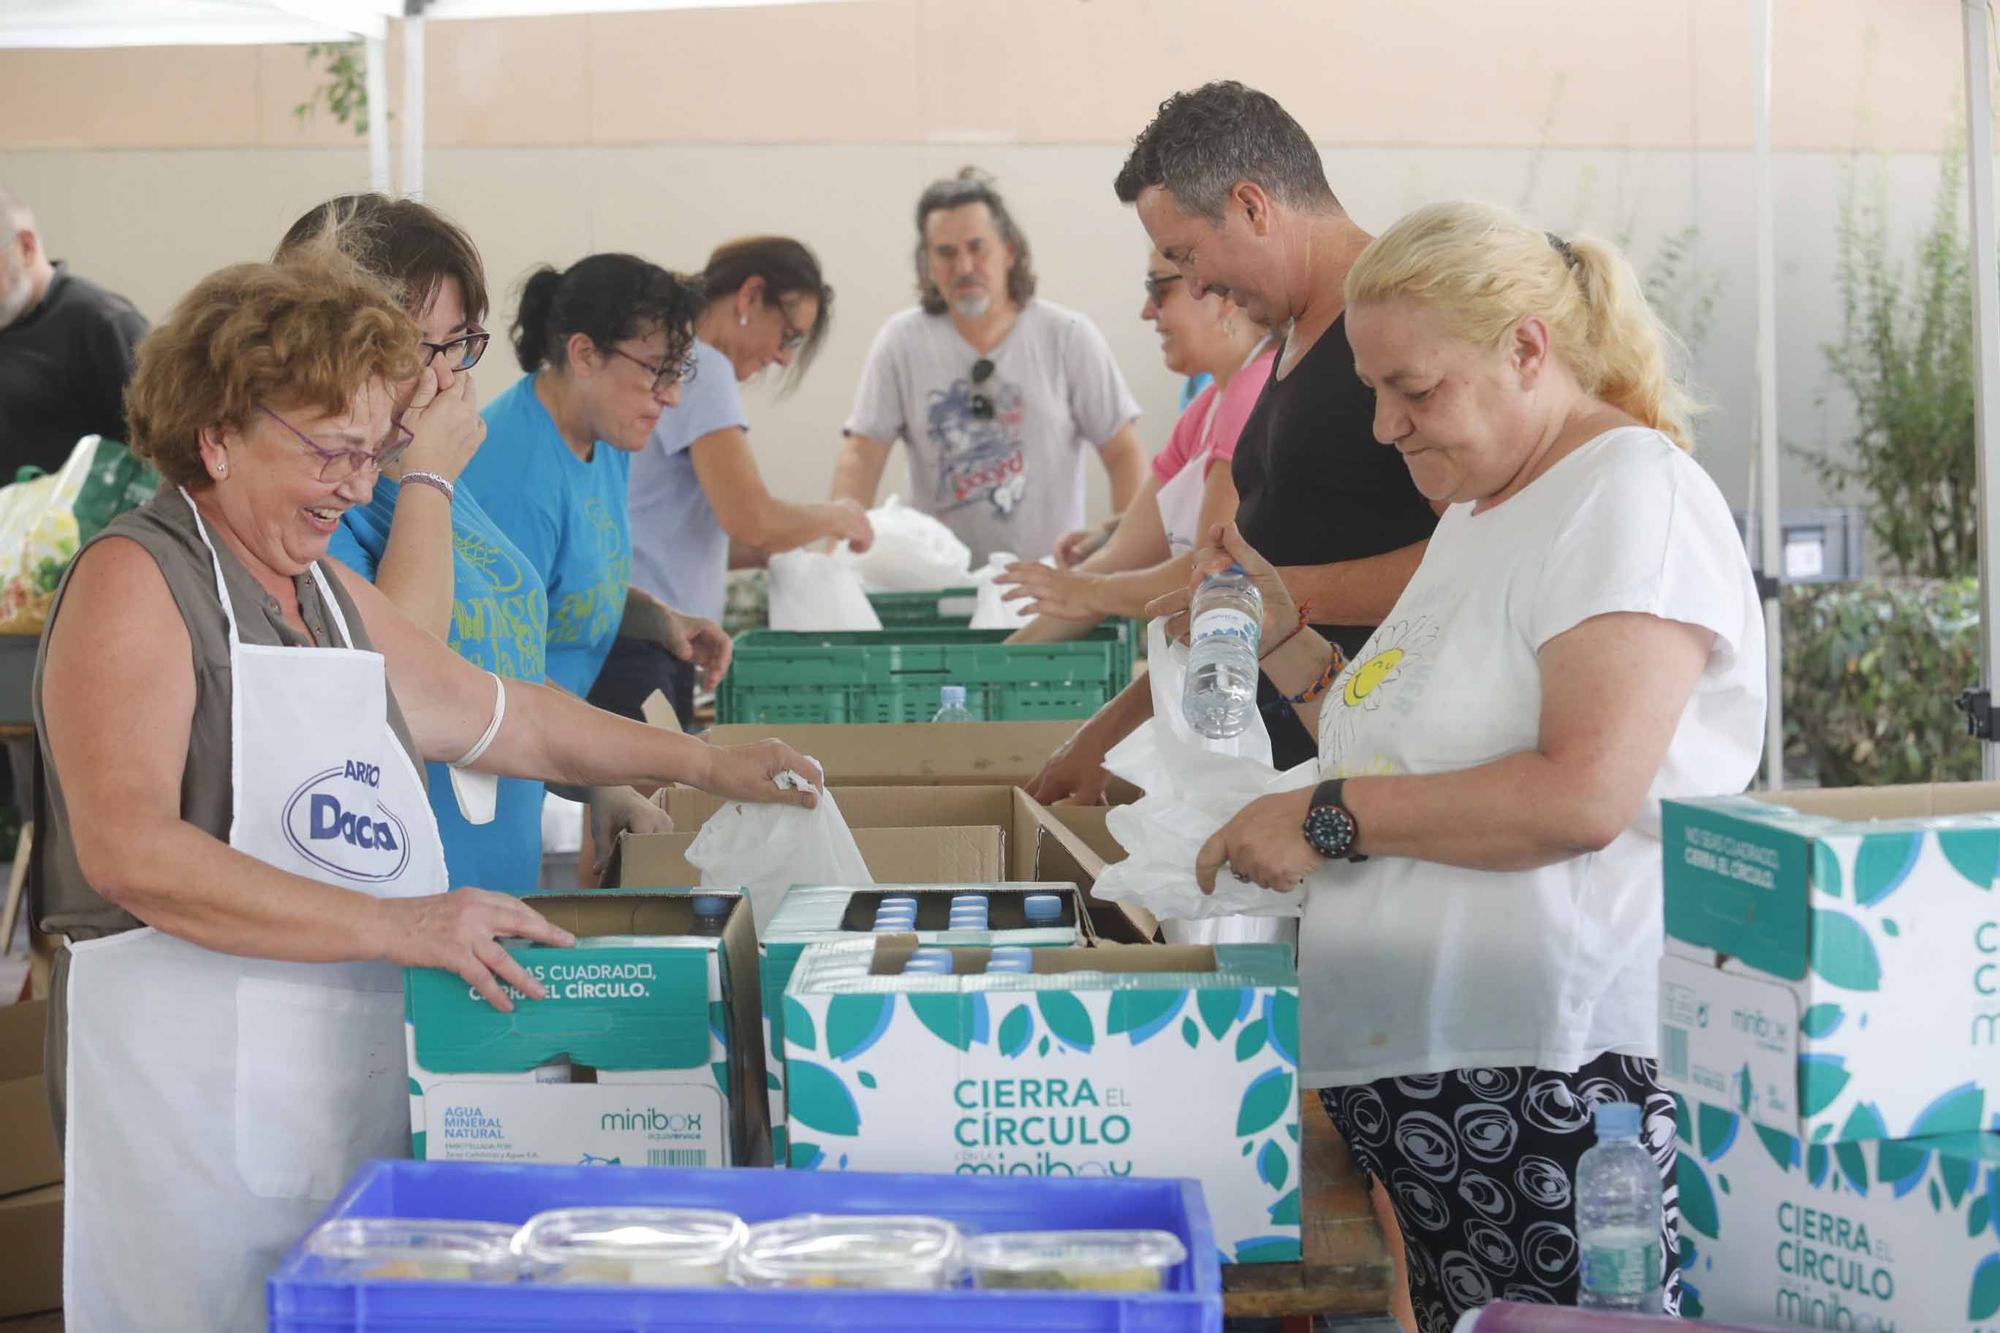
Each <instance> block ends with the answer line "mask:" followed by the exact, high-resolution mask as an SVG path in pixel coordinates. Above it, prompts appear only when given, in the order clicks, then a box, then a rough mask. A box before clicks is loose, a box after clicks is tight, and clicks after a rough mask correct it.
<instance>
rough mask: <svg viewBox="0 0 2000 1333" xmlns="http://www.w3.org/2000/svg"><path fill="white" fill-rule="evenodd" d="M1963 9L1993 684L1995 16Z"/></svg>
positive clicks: (1996, 537)
mask: <svg viewBox="0 0 2000 1333" xmlns="http://www.w3.org/2000/svg"><path fill="white" fill-rule="evenodd" d="M1963 7H1964V10H1965V114H1966V135H1965V152H1966V165H1967V168H1968V170H1967V171H1966V180H1967V182H1968V184H1969V186H1970V189H1971V226H1972V291H1973V305H1972V354H1973V357H1974V367H1975V373H1974V374H1973V377H1972V430H1973V435H1972V438H1973V457H1974V459H1975V462H1976V466H1977V468H1978V478H1979V608H1980V611H1979V646H1980V680H1981V682H1982V684H1983V685H1984V686H1985V687H1987V688H1989V689H1990V688H1991V687H1992V684H1993V679H1994V671H1995V669H1996V666H2000V584H1996V583H1995V582H1994V578H1993V557H1994V550H1995V544H1996V542H2000V489H1996V488H2000V476H1996V475H1995V469H1994V468H1993V467H1992V466H1991V463H1992V460H1991V459H1989V457H1988V452H1987V451H1988V450H1990V449H1992V448H1993V447H1995V445H1996V444H2000V358H1997V357H1996V353H2000V346H1997V345H1996V339H2000V271H1996V267H2000V266H1996V260H1995V255H1994V250H1995V245H1994V238H1995V235H1996V232H1995V219H1994V215H1993V81H1992V65H1991V63H1990V62H1991V60H1992V50H1993V47H1992V41H1993V36H1992V25H1993V14H1992V10H1991V8H1990V6H1989V3H1988V0H1963ZM1980 749H1981V750H1982V751H1983V753H1984V767H1985V772H1986V778H1987V780H1988V781H1992V780H1993V779H1995V778H2000V749H1996V747H1995V745H1994V743H1993V741H1991V740H1988V741H1987V742H1986V743H1985V744H1983V745H1982V746H1981V747H1980Z"/></svg>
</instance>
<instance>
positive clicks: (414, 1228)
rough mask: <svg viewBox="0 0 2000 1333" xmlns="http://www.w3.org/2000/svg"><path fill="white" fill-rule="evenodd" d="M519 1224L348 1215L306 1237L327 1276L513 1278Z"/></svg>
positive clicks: (454, 1279)
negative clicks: (325, 1266)
mask: <svg viewBox="0 0 2000 1333" xmlns="http://www.w3.org/2000/svg"><path fill="white" fill-rule="evenodd" d="M515 1230H516V1228H514V1227H511V1226H508V1225H505V1224H504V1223H499V1222H462V1221H451V1220H446V1219H441V1218H427V1217H343V1218H339V1219H336V1220H335V1221H332V1222H328V1223H326V1224H324V1225H323V1226H321V1227H320V1228H319V1229H318V1230H316V1231H314V1232H313V1233H312V1235H311V1236H309V1237H307V1238H306V1253H307V1254H310V1255H314V1256H316V1257H318V1258H320V1259H323V1260H325V1261H326V1265H327V1269H328V1275H329V1276H333V1277H339V1278H347V1279H352V1280H360V1281H373V1280H376V1279H381V1278H407V1279H410V1280H413V1281H419V1282H512V1281H514V1280H515V1279H517V1278H519V1277H520V1275H521V1265H520V1261H519V1260H518V1259H516V1258H515V1257H514V1250H513V1241H514V1232H515Z"/></svg>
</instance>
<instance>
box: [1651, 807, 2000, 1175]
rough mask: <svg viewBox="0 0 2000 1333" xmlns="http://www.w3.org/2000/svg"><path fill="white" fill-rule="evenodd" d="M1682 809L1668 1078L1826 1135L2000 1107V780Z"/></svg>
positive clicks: (1670, 884)
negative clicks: (1999, 880) (1999, 874)
mask: <svg viewBox="0 0 2000 1333" xmlns="http://www.w3.org/2000/svg"><path fill="white" fill-rule="evenodd" d="M1780 799H1782V801H1783V804H1779V803H1777V800H1759V799H1752V798H1749V797H1730V798H1721V799H1716V800H1706V801H1668V802H1665V803H1664V809H1663V820H1662V837H1663V843H1664V854H1665V872H1666V903H1665V914H1666V927H1667V936H1668V945H1667V953H1668V957H1667V959H1666V961H1665V963H1664V964H1663V966H1662V968H1661V973H1660V978H1661V991H1660V1024H1661V1034H1660V1035H1661V1044H1660V1053H1661V1060H1660V1065H1661V1077H1662V1080H1663V1081H1664V1082H1666V1083H1667V1085H1668V1086H1669V1087H1672V1088H1674V1089H1675V1090H1676V1091H1679V1092H1681V1093H1682V1094H1683V1095H1685V1096H1687V1097H1689V1098H1691V1099H1697V1100H1703V1101H1708V1102H1711V1103H1714V1104H1717V1105H1723V1106H1729V1107H1732V1108H1734V1109H1736V1110H1738V1111H1740V1112H1742V1113H1744V1114H1746V1115H1748V1116H1749V1117H1750V1118H1751V1119H1753V1120H1755V1121H1756V1122H1757V1123H1758V1124H1761V1125H1763V1126H1765V1127H1766V1128H1769V1129H1772V1130H1776V1131H1778V1132H1780V1133H1786V1134H1792V1135H1796V1136H1797V1137H1800V1138H1803V1139H1805V1140H1806V1141H1808V1142H1838V1141H1846V1140H1858V1139H1875V1138H1892V1139H1894V1138H1915V1137H1925V1136H1929V1135H1935V1134H1950V1133H1958V1132H1963V1131H1968V1130H1977V1129H1980V1128H1982V1127H1983V1126H1984V1124H1985V1110H1986V1108H1987V1107H1989V1106H1992V1107H2000V890H1996V889H1995V887H1994V875H1995V866H1996V863H2000V784H1987V783H1959V784H1943V785H1938V786H1923V787H1884V788H1857V789H1848V790H1837V791H1816V792H1800V793H1785V794H1784V795H1783V797H1782V798H1780Z"/></svg>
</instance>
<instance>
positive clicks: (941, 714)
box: [931, 685, 972, 722]
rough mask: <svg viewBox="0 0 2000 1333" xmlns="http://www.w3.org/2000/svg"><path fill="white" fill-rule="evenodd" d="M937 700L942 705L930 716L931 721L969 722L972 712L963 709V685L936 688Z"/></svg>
mask: <svg viewBox="0 0 2000 1333" xmlns="http://www.w3.org/2000/svg"><path fill="white" fill-rule="evenodd" d="M938 702H939V703H940V704H942V705H943V707H941V708H939V709H938V710H937V713H936V715H935V716H933V717H932V718H931V721H933V722H970V721H972V714H970V713H968V712H966V711H965V686H963V685H946V686H944V687H942V688H941V689H939V690H938Z"/></svg>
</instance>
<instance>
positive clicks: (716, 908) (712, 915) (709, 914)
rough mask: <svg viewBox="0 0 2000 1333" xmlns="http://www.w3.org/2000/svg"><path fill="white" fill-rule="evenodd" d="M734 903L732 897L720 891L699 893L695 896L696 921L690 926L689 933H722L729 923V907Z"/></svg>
mask: <svg viewBox="0 0 2000 1333" xmlns="http://www.w3.org/2000/svg"><path fill="white" fill-rule="evenodd" d="M734 905H735V904H734V902H733V901H732V900H731V899H728V898H725V897H723V896H722V895H721V894H719V893H697V894H696V895H695V896H694V923H693V924H692V925H690V926H689V927H688V934H690V935H720V934H722V928H723V927H724V926H726V925H728V924H729V909H730V908H731V907H733V906H734Z"/></svg>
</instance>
